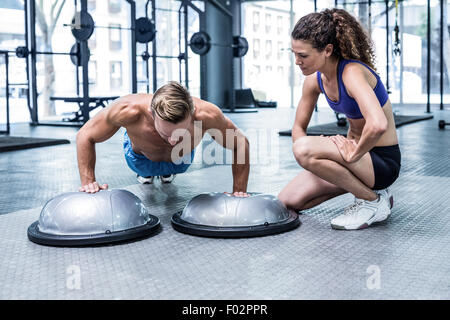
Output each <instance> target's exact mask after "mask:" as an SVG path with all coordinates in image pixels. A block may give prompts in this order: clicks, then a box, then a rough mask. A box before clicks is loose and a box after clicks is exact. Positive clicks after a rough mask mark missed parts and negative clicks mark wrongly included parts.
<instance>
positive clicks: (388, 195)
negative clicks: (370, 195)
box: [376, 188, 394, 209]
mask: <svg viewBox="0 0 450 320" xmlns="http://www.w3.org/2000/svg"><path fill="white" fill-rule="evenodd" d="M376 193H378V194H379V195H380V197H382V198H383V199H384V200H385V201H387V203H388V205H389V208H390V209H392V207H393V206H394V196H393V195H392V192H391V190H390V189H389V188H386V189H383V190H377V191H376Z"/></svg>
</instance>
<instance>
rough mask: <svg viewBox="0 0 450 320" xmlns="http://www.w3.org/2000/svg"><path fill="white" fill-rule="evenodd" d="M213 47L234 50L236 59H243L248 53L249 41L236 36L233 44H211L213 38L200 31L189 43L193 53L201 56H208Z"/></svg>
mask: <svg viewBox="0 0 450 320" xmlns="http://www.w3.org/2000/svg"><path fill="white" fill-rule="evenodd" d="M211 46H217V47H224V48H232V49H233V56H234V57H235V58H241V57H243V56H245V55H246V54H247V52H248V41H247V39H246V38H245V37H242V36H234V37H233V43H232V44H221V43H213V42H211V37H210V36H209V34H208V33H207V32H205V31H199V32H196V33H194V34H193V35H192V37H191V39H190V41H189V47H190V48H191V50H192V52H194V53H195V54H198V55H201V56H203V55H205V54H207V53H208V52H209V50H210V49H211Z"/></svg>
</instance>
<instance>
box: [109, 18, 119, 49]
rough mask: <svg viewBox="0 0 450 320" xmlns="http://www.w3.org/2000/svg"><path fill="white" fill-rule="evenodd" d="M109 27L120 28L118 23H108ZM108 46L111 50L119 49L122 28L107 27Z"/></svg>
mask: <svg viewBox="0 0 450 320" xmlns="http://www.w3.org/2000/svg"><path fill="white" fill-rule="evenodd" d="M109 26H110V27H113V28H120V26H121V25H120V24H118V23H117V24H116V23H110V24H109ZM108 31H109V48H110V49H111V50H120V49H121V48H122V32H121V31H122V30H120V29H109V30H108Z"/></svg>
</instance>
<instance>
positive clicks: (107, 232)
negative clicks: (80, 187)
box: [28, 189, 160, 246]
mask: <svg viewBox="0 0 450 320" xmlns="http://www.w3.org/2000/svg"><path fill="white" fill-rule="evenodd" d="M159 225H160V221H159V218H158V217H155V216H153V215H151V214H150V213H149V212H148V209H147V208H146V207H145V206H144V205H143V204H142V201H141V200H140V199H139V198H138V197H136V196H135V195H134V194H132V193H131V192H129V191H126V190H120V189H112V190H101V191H99V192H97V193H93V194H90V193H85V192H68V193H63V194H61V195H58V196H56V197H54V198H52V199H50V200H49V201H48V202H47V203H46V204H45V206H44V207H43V208H42V211H41V214H40V216H39V220H38V221H35V222H34V223H32V224H31V225H30V226H29V227H28V238H29V239H30V240H31V241H33V242H35V243H38V244H43V245H50V246H85V245H96V244H106V243H113V242H118V241H125V240H132V239H136V238H141V237H146V236H149V235H151V234H153V233H154V232H156V231H157V229H158V228H159Z"/></svg>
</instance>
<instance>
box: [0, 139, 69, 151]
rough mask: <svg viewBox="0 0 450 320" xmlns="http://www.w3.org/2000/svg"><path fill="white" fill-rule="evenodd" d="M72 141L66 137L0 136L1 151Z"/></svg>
mask: <svg viewBox="0 0 450 320" xmlns="http://www.w3.org/2000/svg"><path fill="white" fill-rule="evenodd" d="M66 143H70V141H69V140H66V139H45V138H31V137H11V136H4V137H0V152H5V151H13V150H22V149H29V148H39V147H47V146H54V145H57V144H66Z"/></svg>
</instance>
